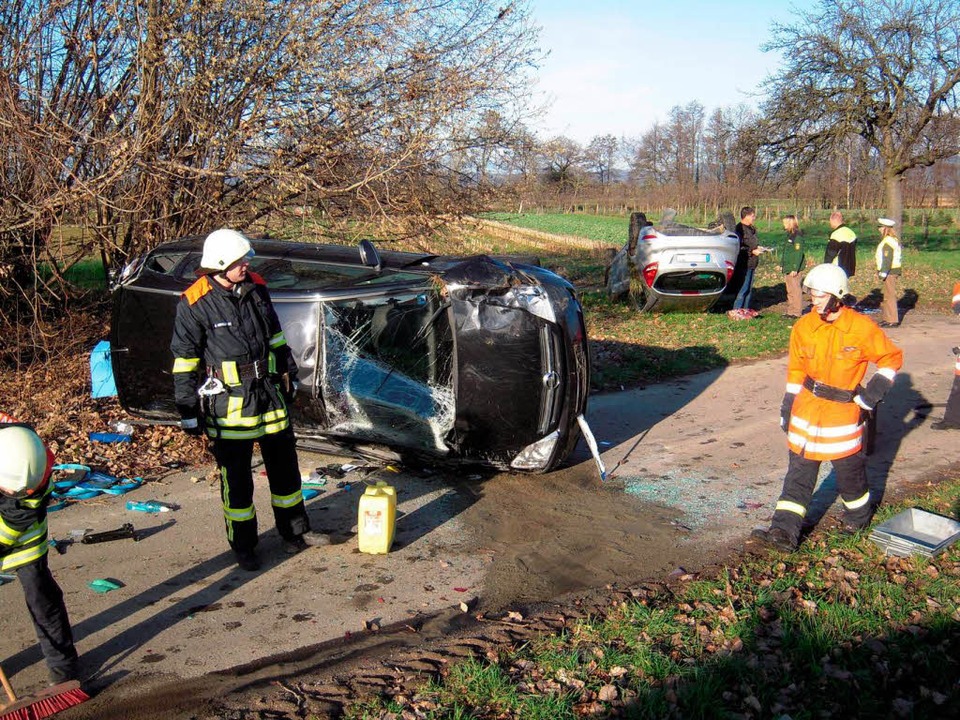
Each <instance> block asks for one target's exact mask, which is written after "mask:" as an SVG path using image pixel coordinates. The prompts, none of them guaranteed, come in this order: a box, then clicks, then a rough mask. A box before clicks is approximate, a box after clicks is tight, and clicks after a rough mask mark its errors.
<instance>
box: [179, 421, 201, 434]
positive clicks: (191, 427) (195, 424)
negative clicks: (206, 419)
mask: <svg viewBox="0 0 960 720" xmlns="http://www.w3.org/2000/svg"><path fill="white" fill-rule="evenodd" d="M180 429H181V430H183V431H184V432H185V433H186V434H187V435H192V436H194V437H199V436H201V435H203V428H202V427H200V421H199V420H198V419H197V418H183V419H182V420H181V421H180Z"/></svg>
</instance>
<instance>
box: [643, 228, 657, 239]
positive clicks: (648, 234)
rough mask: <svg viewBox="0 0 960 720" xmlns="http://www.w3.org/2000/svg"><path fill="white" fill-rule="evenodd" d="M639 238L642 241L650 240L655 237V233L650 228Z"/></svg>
mask: <svg viewBox="0 0 960 720" xmlns="http://www.w3.org/2000/svg"><path fill="white" fill-rule="evenodd" d="M640 239H641V240H643V241H644V242H650V241H651V240H656V239H657V234H656V233H655V232H653V231H652V230H651V231H648V232H645V233H644V234H643V236H642V237H641V238H640Z"/></svg>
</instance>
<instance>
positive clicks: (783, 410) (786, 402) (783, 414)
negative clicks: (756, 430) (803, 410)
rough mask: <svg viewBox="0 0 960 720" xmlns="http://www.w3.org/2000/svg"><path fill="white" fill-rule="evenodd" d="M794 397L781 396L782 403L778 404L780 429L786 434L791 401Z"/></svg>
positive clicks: (785, 394) (789, 395)
mask: <svg viewBox="0 0 960 720" xmlns="http://www.w3.org/2000/svg"><path fill="white" fill-rule="evenodd" d="M796 397H797V395H796V393H790V392H788V393H784V394H783V402H781V403H780V429H781V430H783V431H784V432H787V431H788V429H789V427H790V413H791V411H792V410H793V401H794V399H795V398H796Z"/></svg>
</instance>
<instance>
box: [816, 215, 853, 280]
mask: <svg viewBox="0 0 960 720" xmlns="http://www.w3.org/2000/svg"><path fill="white" fill-rule="evenodd" d="M830 229H831V230H832V232H831V233H830V239H829V240H828V241H827V250H826V252H825V253H824V255H823V261H824V262H825V263H831V264H833V265H839V266H840V267H841V268H843V271H844V272H845V273H846V274H847V278H848V279H849V278H852V277H853V276H854V273H856V271H857V235H856V233H855V232H853V230H851V229H850V228H848V227H847V226H846V225H844V224H843V214H842V213H840V212H836V211H835V212H832V213H830Z"/></svg>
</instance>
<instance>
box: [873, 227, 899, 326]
mask: <svg viewBox="0 0 960 720" xmlns="http://www.w3.org/2000/svg"><path fill="white" fill-rule="evenodd" d="M877 223H879V225H880V244H879V245H877V254H876V261H877V276H878V277H879V278H880V280H882V281H883V303H881V305H880V318H881V319H880V322H879V323H878V324H879V325H880V327H882V328H890V327H897V326H899V325H900V311H899V310H898V309H897V278H898V277H899V276H900V274H901V273H902V272H903V269H902V268H901V266H900V262H901V261H900V256H901V251H900V240H899V238H897V234H896V232H895V231H894V227H896V223H895V222H894V221H893V220H891V219H890V218H878V219H877Z"/></svg>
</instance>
